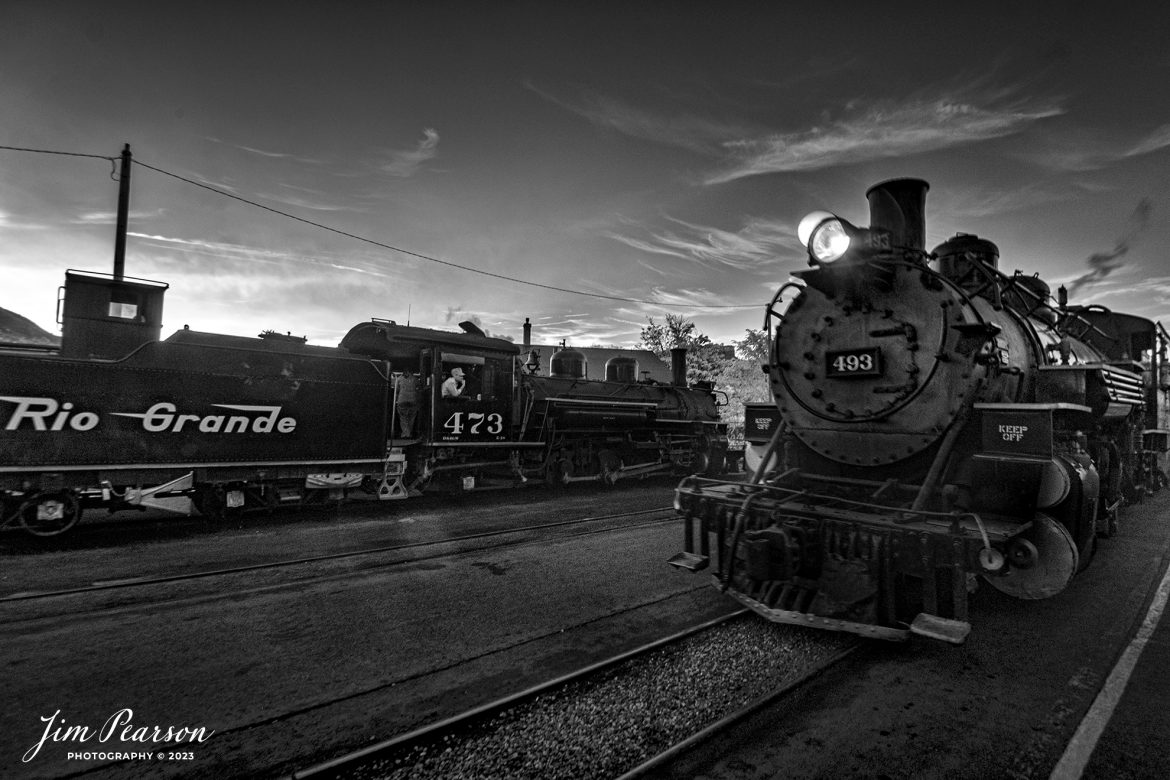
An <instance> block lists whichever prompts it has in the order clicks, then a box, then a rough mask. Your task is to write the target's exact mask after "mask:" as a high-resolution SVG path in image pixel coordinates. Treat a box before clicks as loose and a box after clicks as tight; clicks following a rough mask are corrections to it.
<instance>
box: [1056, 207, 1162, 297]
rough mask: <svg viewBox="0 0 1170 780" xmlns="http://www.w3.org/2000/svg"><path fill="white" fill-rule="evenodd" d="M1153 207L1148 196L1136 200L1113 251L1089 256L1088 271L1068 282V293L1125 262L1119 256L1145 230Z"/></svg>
mask: <svg viewBox="0 0 1170 780" xmlns="http://www.w3.org/2000/svg"><path fill="white" fill-rule="evenodd" d="M1153 207H1154V204H1153V202H1152V201H1151V200H1150V199H1149V198H1142V199H1141V200H1140V201H1139V202H1138V204H1137V208H1135V209H1134V210H1133V214H1131V215H1130V218H1129V228H1128V229H1127V230H1126V232H1125V235H1123V236H1122V237H1121V238H1120V239H1118V241H1117V245H1116V246H1115V247H1113V251H1111V252H1098V253H1097V254H1094V255H1092V256H1090V257H1089V259H1088V261H1087V262H1088V264H1089V271H1088V272H1087V273H1085V274H1083V275H1081V276H1078V277H1077V278H1076V279H1074V280H1072V281H1071V282H1069V283H1068V293H1069V295H1072V294H1073V293H1075V292H1076V291H1077V290H1079V289H1080V288H1081V287H1083V286H1084V285H1086V284H1095V283H1096V282H1099V281H1101V280H1102V279H1104V278H1105V277H1106V276H1108V275H1109V274H1111V273H1113V272H1114V271H1116V270H1117V269H1118V268H1120V267H1121V266H1123V265H1124V264H1125V263H1124V261H1123V260H1122V259H1121V258H1122V257H1124V256H1125V254H1126V253H1127V252H1129V250H1130V247H1132V246H1133V242H1134V240H1136V239H1137V237H1138V236H1139V235H1141V233H1142V232H1144V231H1145V229H1146V226H1147V225H1148V224H1149V223H1150V212H1151V211H1152V210H1153Z"/></svg>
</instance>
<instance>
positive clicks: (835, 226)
mask: <svg viewBox="0 0 1170 780" xmlns="http://www.w3.org/2000/svg"><path fill="white" fill-rule="evenodd" d="M796 235H797V236H798V237H799V238H800V240H801V241H802V242H803V243H804V245H805V246H806V247H808V251H809V253H810V254H811V255H812V256H813V257H814V258H815V259H816V261H817V262H819V263H826V264H827V263H831V262H833V261H834V260H837V259H839V258H840V257H841V255H843V254H845V252H847V251H848V250H849V233H848V231H847V230H846V228H845V223H844V221H842V220H841V219H840V218H839V217H837V216H836V215H835V214H830V213H829V212H827V211H814V212H813V213H811V214H809V215H808V216H807V217H805V218H804V219H802V220H801V221H800V225H798V226H797V228H796Z"/></svg>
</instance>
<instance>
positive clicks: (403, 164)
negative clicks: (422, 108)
mask: <svg viewBox="0 0 1170 780" xmlns="http://www.w3.org/2000/svg"><path fill="white" fill-rule="evenodd" d="M438 153H439V134H438V133H437V132H435V130H433V129H431V128H429V127H428V128H426V129H425V130H423V139H422V140H421V141H419V142H418V144H417V145H416V146H415V147H414V148H413V149H402V150H392V151H390V152H389V153H388V159H387V160H386V162H384V163H382V164H381V166H379V167H380V168H381V170H382V172H383V173H387V174H389V175H391V176H401V177H406V176H413V175H414V174H415V173H417V172H418V170H419V168H421V167H422V165H423V164H424V163H425V162H426V161H427V160H430V159H433V158H434V157H435V155H437V154H438Z"/></svg>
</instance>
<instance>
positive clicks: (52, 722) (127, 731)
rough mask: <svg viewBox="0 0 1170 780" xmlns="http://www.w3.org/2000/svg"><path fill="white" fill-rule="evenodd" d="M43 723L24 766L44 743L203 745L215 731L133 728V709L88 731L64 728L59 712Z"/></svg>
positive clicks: (167, 727) (48, 717)
mask: <svg viewBox="0 0 1170 780" xmlns="http://www.w3.org/2000/svg"><path fill="white" fill-rule="evenodd" d="M41 721H42V722H44V723H45V733H43V734H41V738H40V740H38V741H37V743H36V744H35V745H33V746H32V747H30V748H29V749H28V750H27V751H25V754H24V758H23V759H22V760H23V761H24V762H25V763H28V762H29V761H32V760H33V759H34V758H36V757H37V754H38V753H40V752H41V748H42V747H44V745H45V743H46V742H89V741H90V740H94V739H96V740H97V741H98V742H99V743H103V744H104V743H106V742H109V741H110V740H111V739H116V740H119V741H121V742H138V743H145V742H154V743H158V742H206V741H207V740H208V739H210V738H211V735H212V734H214V733H215V731H213V730H212V731H209V730H208V729H206V728H204V727H203V726H198V727H191V726H179V727H175V726H166V727H163V726H136V725H134V710H132V709H129V708H124V709H120V710H118V711H117V712H115V713H114V714H113V715H111V716H110V717H108V718H106V720H105V722H104V723H103V724H102V725H101V728H97V729H92V728H90V727H89V726H81V725H76V724H75V725H72V726H66V725H65V719H64V718H62V717H61V710H57V711H56V712H54V713H53V714H52V715H48V716H41Z"/></svg>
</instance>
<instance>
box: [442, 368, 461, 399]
mask: <svg viewBox="0 0 1170 780" xmlns="http://www.w3.org/2000/svg"><path fill="white" fill-rule="evenodd" d="M466 384H467V381H466V380H465V379H464V378H463V369H462V368H460V367H459V366H456V367H455V368H453V369H451V376H449V377H447V379H446V380H445V381H444V382H443V388H442V390H443V398H451V399H455V398H458V399H462V398H463V386H464V385H466Z"/></svg>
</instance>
